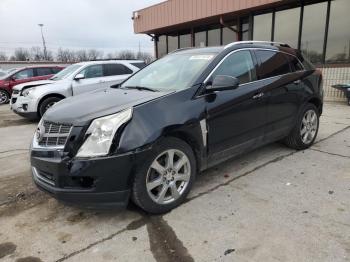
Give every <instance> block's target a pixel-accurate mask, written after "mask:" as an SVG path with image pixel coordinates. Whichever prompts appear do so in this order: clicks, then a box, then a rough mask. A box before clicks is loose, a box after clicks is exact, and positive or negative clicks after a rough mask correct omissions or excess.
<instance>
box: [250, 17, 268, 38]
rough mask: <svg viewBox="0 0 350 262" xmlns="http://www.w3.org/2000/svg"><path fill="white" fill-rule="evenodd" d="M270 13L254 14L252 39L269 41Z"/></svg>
mask: <svg viewBox="0 0 350 262" xmlns="http://www.w3.org/2000/svg"><path fill="white" fill-rule="evenodd" d="M271 33H272V13H268V14H263V15H256V16H254V26H253V39H254V40H261V41H271Z"/></svg>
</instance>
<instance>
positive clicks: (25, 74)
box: [13, 68, 34, 80]
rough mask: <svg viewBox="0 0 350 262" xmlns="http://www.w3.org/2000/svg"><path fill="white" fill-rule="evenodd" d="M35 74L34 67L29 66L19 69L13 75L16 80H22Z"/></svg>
mask: <svg viewBox="0 0 350 262" xmlns="http://www.w3.org/2000/svg"><path fill="white" fill-rule="evenodd" d="M33 75H34V73H33V69H32V68H28V69H25V70H22V71H19V72H18V73H16V74H15V75H14V76H13V77H14V78H15V79H16V80H22V79H27V78H30V77H33Z"/></svg>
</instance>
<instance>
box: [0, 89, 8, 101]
mask: <svg viewBox="0 0 350 262" xmlns="http://www.w3.org/2000/svg"><path fill="white" fill-rule="evenodd" d="M9 100H10V94H9V93H8V92H7V91H5V90H3V89H0V105H2V104H6V103H8V102H9Z"/></svg>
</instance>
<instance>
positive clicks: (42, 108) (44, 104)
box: [39, 97, 62, 117]
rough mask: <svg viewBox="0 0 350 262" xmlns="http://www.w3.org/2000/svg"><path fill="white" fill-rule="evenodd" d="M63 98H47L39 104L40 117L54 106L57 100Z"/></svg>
mask: <svg viewBox="0 0 350 262" xmlns="http://www.w3.org/2000/svg"><path fill="white" fill-rule="evenodd" d="M61 100H62V98H59V97H48V98H46V99H45V100H44V101H43V102H42V103H41V104H40V106H39V114H40V117H42V116H43V115H44V114H45V112H46V111H47V110H48V109H49V108H50V107H52V106H53V105H54V104H56V103H57V102H59V101H61Z"/></svg>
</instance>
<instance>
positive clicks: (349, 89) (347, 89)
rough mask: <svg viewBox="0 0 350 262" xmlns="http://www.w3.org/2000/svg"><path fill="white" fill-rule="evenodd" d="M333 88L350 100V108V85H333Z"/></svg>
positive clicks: (349, 102)
mask: <svg viewBox="0 0 350 262" xmlns="http://www.w3.org/2000/svg"><path fill="white" fill-rule="evenodd" d="M332 87H333V88H335V89H338V90H340V91H342V92H343V93H344V95H345V97H346V99H347V100H348V105H349V106H350V83H348V84H337V85H332Z"/></svg>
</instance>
